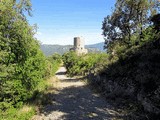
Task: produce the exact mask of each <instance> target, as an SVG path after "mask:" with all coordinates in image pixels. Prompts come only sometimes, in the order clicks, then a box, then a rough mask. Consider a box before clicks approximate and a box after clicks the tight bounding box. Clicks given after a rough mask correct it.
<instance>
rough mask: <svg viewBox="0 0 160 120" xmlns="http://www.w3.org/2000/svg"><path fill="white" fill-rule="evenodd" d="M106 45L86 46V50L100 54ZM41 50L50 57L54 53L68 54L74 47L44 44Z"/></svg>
mask: <svg viewBox="0 0 160 120" xmlns="http://www.w3.org/2000/svg"><path fill="white" fill-rule="evenodd" d="M103 46H104V43H102V42H101V43H97V44H92V45H86V46H85V47H86V49H88V51H89V53H99V52H104V50H103ZM40 47H41V50H42V51H43V53H44V54H45V55H46V56H50V55H52V54H54V53H58V54H60V55H63V54H64V53H66V52H68V51H69V50H70V48H72V47H73V45H47V44H42V45H41V46H40Z"/></svg>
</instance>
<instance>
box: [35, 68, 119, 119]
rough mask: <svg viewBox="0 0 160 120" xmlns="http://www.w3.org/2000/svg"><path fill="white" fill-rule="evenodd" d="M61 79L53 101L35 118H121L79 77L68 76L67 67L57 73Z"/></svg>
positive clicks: (52, 95) (56, 87)
mask: <svg viewBox="0 0 160 120" xmlns="http://www.w3.org/2000/svg"><path fill="white" fill-rule="evenodd" d="M56 77H57V78H58V79H59V81H58V82H57V84H56V86H55V88H53V89H54V90H56V92H54V93H53V94H51V98H52V103H50V104H48V105H46V106H44V107H43V109H42V110H41V111H40V114H39V115H36V116H35V117H34V119H33V120H119V119H120V115H119V113H118V112H116V111H114V110H113V109H111V108H112V107H111V105H109V104H107V101H106V100H105V99H104V98H102V97H101V96H99V95H97V94H95V93H93V92H92V91H91V90H90V89H89V87H88V86H87V85H86V84H85V82H83V81H82V80H81V79H78V78H70V77H67V76H66V69H65V68H64V67H60V69H59V70H58V71H57V73H56Z"/></svg>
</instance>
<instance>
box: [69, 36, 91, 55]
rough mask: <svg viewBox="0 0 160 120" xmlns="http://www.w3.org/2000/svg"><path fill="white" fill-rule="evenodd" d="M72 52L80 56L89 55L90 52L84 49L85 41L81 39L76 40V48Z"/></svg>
mask: <svg viewBox="0 0 160 120" xmlns="http://www.w3.org/2000/svg"><path fill="white" fill-rule="evenodd" d="M70 50H73V51H75V52H76V53H77V54H78V55H82V54H87V53H88V50H87V49H85V47H84V40H83V39H82V38H81V37H75V38H74V46H73V48H71V49H70Z"/></svg>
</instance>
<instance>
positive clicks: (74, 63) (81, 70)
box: [63, 51, 107, 76]
mask: <svg viewBox="0 0 160 120" xmlns="http://www.w3.org/2000/svg"><path fill="white" fill-rule="evenodd" d="M106 57H107V55H106V54H104V53H101V54H98V53H97V54H87V55H83V56H77V54H76V53H75V52H73V51H71V52H68V53H65V54H64V55H63V62H64V65H65V66H66V68H67V72H68V74H69V75H70V76H74V75H85V74H87V73H89V71H90V70H91V69H92V68H93V67H94V66H95V65H96V63H98V62H100V61H102V60H103V58H106Z"/></svg>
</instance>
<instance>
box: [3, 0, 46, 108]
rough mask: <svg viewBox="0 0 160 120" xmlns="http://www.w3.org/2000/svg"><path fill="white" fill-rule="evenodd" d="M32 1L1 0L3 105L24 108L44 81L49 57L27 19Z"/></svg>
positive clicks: (4, 106)
mask: <svg viewBox="0 0 160 120" xmlns="http://www.w3.org/2000/svg"><path fill="white" fill-rule="evenodd" d="M30 10H31V4H30V1H29V0H22V1H20V2H16V1H15V0H5V1H4V0H3V1H1V2H0V108H1V109H2V110H6V109H8V108H10V107H12V105H13V106H14V107H20V106H21V105H22V104H23V102H25V101H26V100H28V99H30V98H31V97H32V95H33V93H34V91H35V89H36V86H37V85H38V84H39V83H40V82H41V81H42V80H43V78H44V73H45V57H44V55H43V53H42V52H41V51H40V49H39V43H38V41H37V40H36V39H35V38H34V29H33V28H32V27H31V26H30V25H29V24H28V22H27V20H26V18H25V16H24V15H25V11H28V12H29V11H30Z"/></svg>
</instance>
